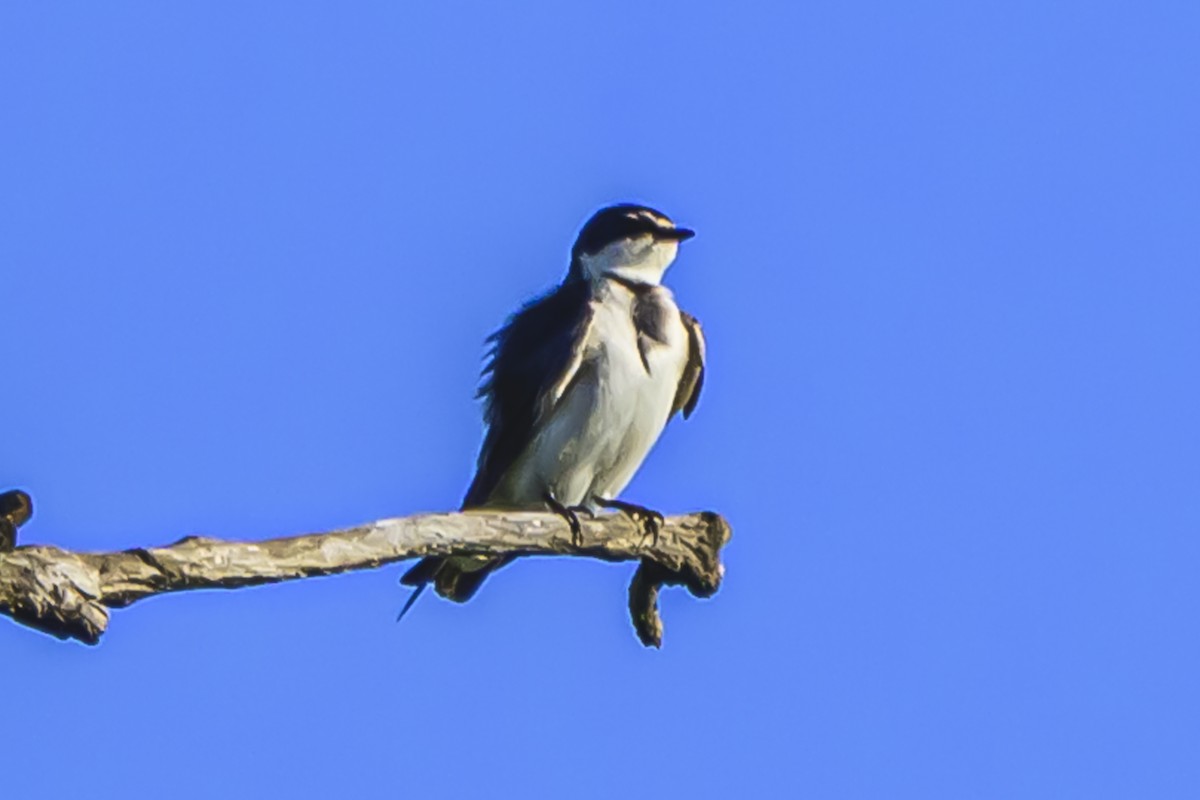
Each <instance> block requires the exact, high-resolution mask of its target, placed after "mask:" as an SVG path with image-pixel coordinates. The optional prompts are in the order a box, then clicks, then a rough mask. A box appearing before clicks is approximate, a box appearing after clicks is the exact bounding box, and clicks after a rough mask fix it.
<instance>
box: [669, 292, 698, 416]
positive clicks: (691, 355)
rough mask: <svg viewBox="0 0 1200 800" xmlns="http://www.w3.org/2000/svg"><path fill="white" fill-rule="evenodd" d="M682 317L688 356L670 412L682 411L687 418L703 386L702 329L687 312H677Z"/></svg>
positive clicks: (694, 408)
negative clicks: (685, 331) (686, 335)
mask: <svg viewBox="0 0 1200 800" xmlns="http://www.w3.org/2000/svg"><path fill="white" fill-rule="evenodd" d="M679 313H680V316H681V317H682V318H683V327H684V328H686V329H687V333H688V358H687V363H686V364H684V367H683V375H681V376H680V378H679V389H678V390H677V391H676V392H675V403H674V404H673V405H672V406H671V414H672V415H674V414H675V413H676V412H677V411H682V412H683V418H684V419H687V418H688V417H690V416H691V415H692V412H693V411H695V410H696V403H697V402H698V401H699V400H700V389H701V387H703V386H704V360H705V352H704V331H703V330H702V329H701V328H700V322H699V321H698V320H697V319H696V318H695V317H693V316H692V315H691V314H688V313H687V312H684V311H681V312H679Z"/></svg>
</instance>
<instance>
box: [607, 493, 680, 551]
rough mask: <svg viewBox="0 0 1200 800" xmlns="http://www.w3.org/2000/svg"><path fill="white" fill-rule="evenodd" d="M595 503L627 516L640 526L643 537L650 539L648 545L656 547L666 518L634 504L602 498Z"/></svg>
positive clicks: (652, 510)
mask: <svg viewBox="0 0 1200 800" xmlns="http://www.w3.org/2000/svg"><path fill="white" fill-rule="evenodd" d="M596 502H598V503H599V504H600V505H602V506H604V507H605V508H612V509H615V510H617V511H620V512H621V513H623V514H625V515H626V516H628V517H629V518H630V519H632V520H633V521H634V522H635V523H637V524H639V525H641V527H642V531H643V532H644V533H645V535H647V536H649V537H650V544H651V546H653V547H657V546H658V535H659V534H660V533H662V529H663V526H664V525H666V522H667V518H666V517H664V516H663V515H662V514H661V513H659V512H658V511H655V510H654V509H652V508H646V507H645V506H639V505H638V504H636V503H627V502H625V501H624V500H609V499H606V498H603V497H599V498H596Z"/></svg>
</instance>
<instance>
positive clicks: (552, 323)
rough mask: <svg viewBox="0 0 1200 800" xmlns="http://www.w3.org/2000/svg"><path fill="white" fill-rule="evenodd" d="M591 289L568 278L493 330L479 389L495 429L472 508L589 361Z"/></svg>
mask: <svg viewBox="0 0 1200 800" xmlns="http://www.w3.org/2000/svg"><path fill="white" fill-rule="evenodd" d="M590 300H591V291H590V289H589V287H588V285H587V283H586V282H584V281H568V282H566V283H564V284H563V285H561V286H559V287H558V288H557V289H555V290H554V291H553V292H550V293H549V294H546V295H543V296H542V297H539V298H538V299H536V300H533V301H532V302H530V303H528V304H526V305H525V306H524V307H523V308H522V309H521V310H520V311H518V312H517V313H516V314H514V315H513V316H512V317H510V318H509V320H508V322H507V323H506V324H505V326H504V327H503V328H501V329H500V330H498V331H497V332H496V333H494V334H492V336H491V337H490V338H489V341H491V342H492V344H493V346H492V351H491V358H490V359H489V361H488V363H487V366H485V367H484V376H485V380H484V383H483V386H482V387H481V388H480V390H479V395H480V396H481V397H483V398H484V401H485V405H484V422H485V423H486V425H487V434H486V435H485V436H484V441H483V448H482V449H481V450H480V453H479V467H478V470H477V471H476V473H475V480H474V481H473V482H472V483H471V488H470V489H469V490H468V491H467V496H466V499H465V500H464V501H463V507H464V508H471V507H474V506H479V505H482V504H484V503H486V502H487V500H488V497H489V496H490V495H491V494H492V492H493V491H495V489H496V487H497V486H498V485H499V483H500V481H501V479H502V478H503V477H504V474H505V473H506V472H507V471H508V469H509V468H510V467H511V466H512V465H513V464H514V463H515V462H516V460H517V458H519V457H520V455H521V453H522V452H523V451H524V450H525V448H526V446H527V445H528V444H529V442H530V441H531V440H532V438H533V437H534V435H536V432H537V430H538V428H539V427H540V424H541V422H542V421H544V420H545V419H546V418H547V417H548V415H549V414H550V413H551V412H552V411H553V410H554V407H555V406H556V405H557V404H558V402H559V401H560V400H562V398H563V396H564V395H565V394H566V392H567V390H568V389H569V388H570V385H571V382H572V381H573V380H574V379H575V378H576V377H577V376H578V374H579V370H580V367H581V366H582V365H583V359H584V355H585V353H584V351H585V345H586V342H587V337H588V333H589V331H590V329H591V322H592V314H591V303H590Z"/></svg>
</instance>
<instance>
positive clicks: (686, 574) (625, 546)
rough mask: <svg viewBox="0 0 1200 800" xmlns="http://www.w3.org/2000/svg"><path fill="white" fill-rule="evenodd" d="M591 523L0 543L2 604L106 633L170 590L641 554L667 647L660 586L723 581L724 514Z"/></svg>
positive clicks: (635, 588)
mask: <svg viewBox="0 0 1200 800" xmlns="http://www.w3.org/2000/svg"><path fill="white" fill-rule="evenodd" d="M582 524H583V538H582V541H581V542H580V544H578V545H575V544H573V543H572V541H571V533H570V529H569V528H568V526H567V524H566V522H565V521H564V520H563V519H562V518H560V517H558V516H557V515H553V514H545V513H531V512H502V511H486V512H485V511H471V512H465V513H458V514H422V515H418V516H412V517H403V518H399V519H386V520H380V521H378V522H371V523H367V524H364V525H359V526H356V527H352V528H345V529H342V530H335V531H330V532H327V533H313V534H307V535H304V536H293V537H288V538H283V539H269V540H266V541H261V542H233V541H223V540H220V539H211V538H207V537H199V536H189V537H186V538H184V539H180V540H179V541H178V542H175V543H174V544H172V545H168V546H166V547H151V548H135V549H132V550H122V551H120V552H111V553H75V552H71V551H68V550H62V549H59V548H57V547H51V546H46V545H26V546H22V547H18V548H16V549H15V550H10V551H8V552H0V613H3V614H7V615H8V616H10V617H12V618H13V619H14V620H16V621H17V622H20V623H22V624H24V625H28V626H30V627H32V628H36V629H38V630H41V631H44V632H46V633H49V634H51V635H53V636H57V637H58V638H60V639H76V640H78V641H81V642H85V643H87V644H96V643H97V642H98V641H99V640H100V636H101V635H102V634H103V633H104V631H105V630H106V629H107V627H108V621H109V609H112V608H123V607H125V606H127V605H129V604H130V603H133V602H135V601H137V600H141V599H142V598H144V597H149V596H151V595H155V594H163V593H166V592H179V591H186V590H190V589H237V588H239V587H242V586H255V585H259V584H264V583H277V582H280V581H287V580H295V579H298V578H307V577H312V576H317V575H333V574H336V573H339V572H348V571H350V570H358V569H371V568H374V567H380V566H383V565H385V564H390V563H392V562H394V561H402V560H405V559H410V558H417V557H420V556H429V555H447V554H450V553H455V554H478V555H510V554H515V555H520V556H535V555H541V556H545V555H559V556H589V557H592V558H599V559H603V560H605V561H638V562H640V564H639V567H638V570H637V572H636V573H635V575H634V578H633V582H632V583H631V585H630V587H629V611H630V615H631V617H632V619H633V625H634V629H635V631H636V632H637V635H638V638H639V639H640V640H641V641H642V643H643V644H646V645H652V646H654V647H659V646H661V644H662V620H661V619H660V617H659V613H658V603H657V600H658V593H659V589H660V588H661V587H662V586H664V585H682V586H685V587H687V589H688V590H689V591H690V592H691V593H692V594H694V595H696V596H697V597H708V596H711V595H712V594H713V593H715V592H716V591H717V589H718V588H719V586H720V583H721V577H722V575H723V574H724V567H723V566H722V565H721V562H720V551H721V548H722V547H723V546H724V545H725V543H726V542H728V541H729V537H730V529H729V525H728V524H727V523H726V522H725V520H724V519H722V518H721V517H720V516H718V515H717V514H713V513H710V512H703V513H698V514H689V515H686V516H678V517H668V518H667V520H666V523H665V525H664V526H663V529H662V532H661V534H660V535H659V536H658V539H657V541H651V540H650V538H649V537H648V536H646V535H645V534H644V533H643V531H642V529H641V528H640V526H638V525H637V524H636V523H634V522H633V521H632V520H630V519H629V518H628V517H626V516H624V515H621V514H616V515H612V516H608V517H602V518H599V519H595V520H589V519H584V520H582Z"/></svg>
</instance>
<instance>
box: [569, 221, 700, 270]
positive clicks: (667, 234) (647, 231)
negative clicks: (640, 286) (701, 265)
mask: <svg viewBox="0 0 1200 800" xmlns="http://www.w3.org/2000/svg"><path fill="white" fill-rule="evenodd" d="M695 235H696V234H695V232H694V231H690V230H688V229H687V228H680V227H677V226H676V225H675V223H674V222H672V221H671V219H670V217H668V216H667V215H666V214H663V213H662V212H661V211H655V210H654V209H652V208H647V207H645V206H639V205H633V204H632V203H624V204H621V205H616V206H609V207H608V208H603V209H601V210H599V211H597V212H596V213H595V214H593V215H592V218H591V219H589V220H588V221H587V222H586V223H584V226H583V228H582V229H581V230H580V231H579V237H578V238H577V239H576V240H575V246H574V247H573V248H571V276H572V277H575V278H583V279H587V280H599V279H600V278H602V277H604V276H605V275H606V274H607V275H615V276H616V277H618V278H623V279H624V280H627V281H632V282H634V283H646V284H651V285H656V284H658V283H661V282H662V276H663V273H664V272H666V271H667V267H669V266H671V262H672V261H674V260H675V255H676V253H678V252H679V243H680V242H682V241H684V240H685V239H690V238H692V237H693V236H695Z"/></svg>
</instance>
